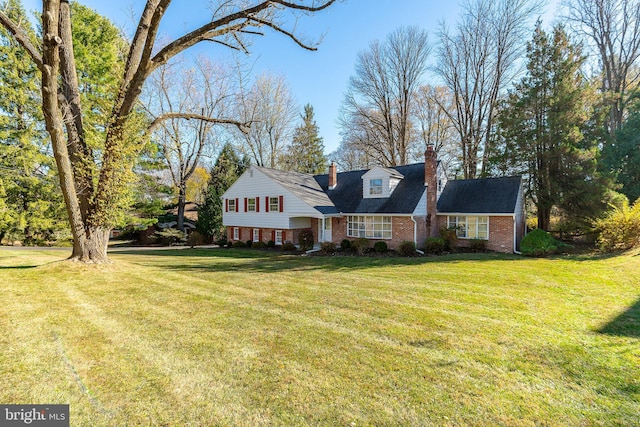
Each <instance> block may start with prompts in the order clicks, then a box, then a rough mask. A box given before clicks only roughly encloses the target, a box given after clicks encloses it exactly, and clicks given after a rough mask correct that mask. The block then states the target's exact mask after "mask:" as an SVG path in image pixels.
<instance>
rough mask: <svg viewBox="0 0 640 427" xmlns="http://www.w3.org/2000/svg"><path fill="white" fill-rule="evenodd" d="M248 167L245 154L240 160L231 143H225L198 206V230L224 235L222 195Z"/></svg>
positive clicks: (215, 237)
mask: <svg viewBox="0 0 640 427" xmlns="http://www.w3.org/2000/svg"><path fill="white" fill-rule="evenodd" d="M248 167H249V160H248V158H247V157H246V156H245V157H244V158H243V159H242V160H241V159H240V158H239V157H238V155H237V154H236V152H235V150H234V149H233V147H232V146H231V144H229V143H227V144H225V146H224V147H223V148H222V150H221V151H220V154H219V155H218V159H217V160H216V163H215V165H214V166H213V168H212V169H211V177H210V178H209V184H208V187H207V192H206V195H205V198H204V203H203V204H202V205H201V206H200V207H199V208H198V225H197V227H198V231H200V232H201V233H203V234H206V235H209V236H213V237H214V239H221V238H222V237H223V236H224V235H225V230H224V225H222V195H223V194H224V192H225V191H227V190H228V189H229V187H231V184H233V183H234V182H235V181H236V180H237V179H238V178H239V177H240V175H242V173H243V172H244V171H245V170H246V169H247V168H248Z"/></svg>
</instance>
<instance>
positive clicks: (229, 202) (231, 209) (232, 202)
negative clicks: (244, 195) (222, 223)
mask: <svg viewBox="0 0 640 427" xmlns="http://www.w3.org/2000/svg"><path fill="white" fill-rule="evenodd" d="M227 206H228V208H229V212H238V207H237V206H236V199H227ZM232 206H233V207H232Z"/></svg>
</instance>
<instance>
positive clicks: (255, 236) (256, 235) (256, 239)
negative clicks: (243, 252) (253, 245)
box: [251, 228, 260, 242]
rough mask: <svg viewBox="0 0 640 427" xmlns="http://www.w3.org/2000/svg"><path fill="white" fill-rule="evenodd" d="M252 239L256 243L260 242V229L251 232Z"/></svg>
mask: <svg viewBox="0 0 640 427" xmlns="http://www.w3.org/2000/svg"><path fill="white" fill-rule="evenodd" d="M251 238H252V240H253V241H254V242H259V241H260V229H259V228H254V229H253V231H252V232H251Z"/></svg>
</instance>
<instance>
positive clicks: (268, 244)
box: [267, 240, 276, 249]
mask: <svg viewBox="0 0 640 427" xmlns="http://www.w3.org/2000/svg"><path fill="white" fill-rule="evenodd" d="M267 247H268V248H269V249H272V248H275V247H276V242H274V241H273V240H269V241H268V242H267Z"/></svg>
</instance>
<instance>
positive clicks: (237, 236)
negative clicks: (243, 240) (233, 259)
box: [233, 227, 240, 240]
mask: <svg viewBox="0 0 640 427" xmlns="http://www.w3.org/2000/svg"><path fill="white" fill-rule="evenodd" d="M233 240H240V229H239V228H238V227H234V228H233Z"/></svg>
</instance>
